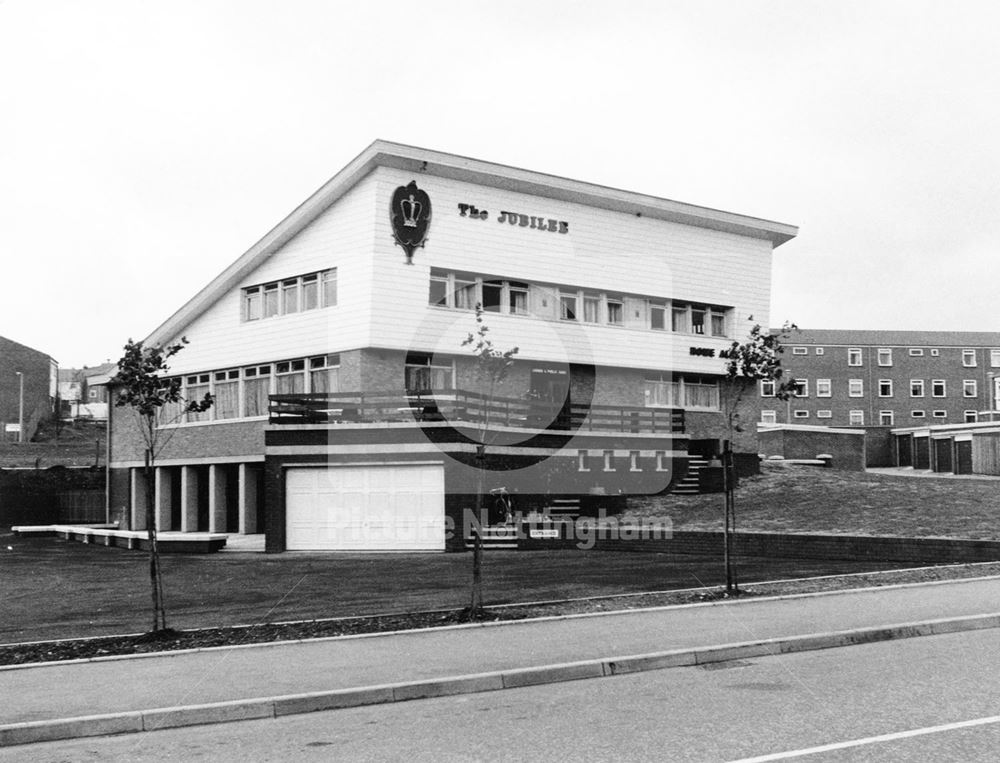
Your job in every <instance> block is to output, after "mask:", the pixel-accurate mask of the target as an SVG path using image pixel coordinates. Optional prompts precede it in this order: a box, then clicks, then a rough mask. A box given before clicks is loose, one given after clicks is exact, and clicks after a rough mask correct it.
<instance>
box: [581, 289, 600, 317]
mask: <svg viewBox="0 0 1000 763" xmlns="http://www.w3.org/2000/svg"><path fill="white" fill-rule="evenodd" d="M583 322H584V323H600V322H601V298H600V297H599V296H598V295H596V294H584V295H583Z"/></svg>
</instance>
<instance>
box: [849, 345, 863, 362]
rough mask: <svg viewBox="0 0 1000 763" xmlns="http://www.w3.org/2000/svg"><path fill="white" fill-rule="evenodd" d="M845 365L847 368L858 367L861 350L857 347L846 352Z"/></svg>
mask: <svg viewBox="0 0 1000 763" xmlns="http://www.w3.org/2000/svg"><path fill="white" fill-rule="evenodd" d="M847 365H849V366H860V365H861V349H860V348H858V347H852V348H850V349H849V350H848V351H847Z"/></svg>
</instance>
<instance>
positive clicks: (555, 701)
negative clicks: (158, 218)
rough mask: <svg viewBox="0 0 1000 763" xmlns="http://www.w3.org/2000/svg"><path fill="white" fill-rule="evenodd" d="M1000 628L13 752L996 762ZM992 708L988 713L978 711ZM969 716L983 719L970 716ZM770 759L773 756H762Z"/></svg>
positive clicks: (143, 756)
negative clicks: (970, 723)
mask: <svg viewBox="0 0 1000 763" xmlns="http://www.w3.org/2000/svg"><path fill="white" fill-rule="evenodd" d="M998 665H1000V630H986V631H975V632H968V633H955V634H948V635H942V636H930V637H926V638H918V639H907V640H903V641H893V642H886V643H879V644H869V645H862V646H855V647H851V648H844V649H831V650H824V651H819V652H808V653H800V654H787V655H782V656H776V657H763V658H756V659H752V660H740V661H735V662H728V663H717V664H715V665H710V666H703V667H689V668H676V669H671V670H660V671H652V672H648V673H639V674H633V675H624V676H615V677H613V678H611V679H607V680H584V681H574V682H570V683H561V684H552V685H546V686H537V687H530V688H524V689H516V690H510V691H504V692H489V693H485V694H471V695H464V696H458V697H445V698H438V699H428V700H422V701H418V702H406V703H398V704H393V705H380V706H373V707H363V708H354V709H350V710H338V711H332V712H318V713H310V714H306V715H296V716H288V717H284V718H278V719H270V720H258V721H245V722H242V723H229V724H222V725H215V726H200V727H193V728H184V729H175V730H167V731H157V732H149V733H145V734H130V735H126V736H118V737H101V738H90V739H79V740H72V741H66V742H46V743H40V744H35V745H31V746H27V747H24V746H22V747H15V748H6V749H0V763H2V762H5V761H27V762H30V761H53V760H59V761H62V760H67V761H68V760H72V761H88V760H93V761H98V760H129V761H199V760H205V761H208V760H212V761H241V762H243V763H254V762H255V761H287V760H296V761H299V760H302V761H313V760H315V761H329V760H399V759H404V758H405V759H406V760H408V761H424V760H426V761H451V760H462V761H468V760H546V761H557V760H583V761H586V760H595V761H597V760H600V761H605V760H650V761H652V760H656V761H734V760H744V759H755V758H756V759H760V760H798V759H805V760H809V761H858V760H868V761H870V760H878V761H908V760H928V761H938V760H942V761H993V760H995V759H996V750H997V749H1000V717H998V715H997V714H998V712H1000V682H998V680H997V679H998V678H1000V668H998V667H997V666H998ZM984 719H985V720H984ZM970 721H971V722H972V723H973V725H963V724H968V723H969V722H970ZM762 756H763V757H762Z"/></svg>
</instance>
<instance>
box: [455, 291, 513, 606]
mask: <svg viewBox="0 0 1000 763" xmlns="http://www.w3.org/2000/svg"><path fill="white" fill-rule="evenodd" d="M489 330H490V329H489V326H487V325H486V324H485V322H484V321H483V306H482V304H477V305H476V330H475V332H474V333H470V334H469V335H468V336H467V337H466V338H465V339H464V340H463V341H462V346H463V347H471V348H472V354H473V355H474V356H475V358H476V373H477V375H478V377H479V383H480V385H481V387H482V388H483V389H484V393H483V408H484V411H483V413H482V414H481V415H480V417H479V444H478V445H477V446H476V469H477V475H476V516H475V519H474V520H473V539H472V598H471V601H470V603H469V617H470V618H471V619H478V618H479V617H480V616H481V615H482V612H483V581H482V574H483V534H482V521H483V503H484V496H483V478H484V474H485V470H486V447H487V445H488V444H489V440H490V423H491V417H492V414H493V401H494V399H495V398H496V391H497V387H498V386H499V385H500V384H501V383H502V382H503V380H504V379H505V378H506V377H507V373H508V372H509V371H510V369H511V366H513V365H514V356H515V355H517V353H518V348H517V347H512V348H510V349H509V350H506V351H504V350H498V349H497V348H495V347H494V346H493V342H492V340H491V339H490V338H489V337H488V336H487V333H488V332H489Z"/></svg>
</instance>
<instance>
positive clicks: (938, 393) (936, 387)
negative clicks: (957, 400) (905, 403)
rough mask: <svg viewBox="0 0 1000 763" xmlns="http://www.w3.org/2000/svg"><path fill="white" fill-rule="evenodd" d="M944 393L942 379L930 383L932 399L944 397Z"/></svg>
mask: <svg viewBox="0 0 1000 763" xmlns="http://www.w3.org/2000/svg"><path fill="white" fill-rule="evenodd" d="M945 394H946V392H945V381H944V379H934V380H933V381H931V396H932V397H944V396H945Z"/></svg>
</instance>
